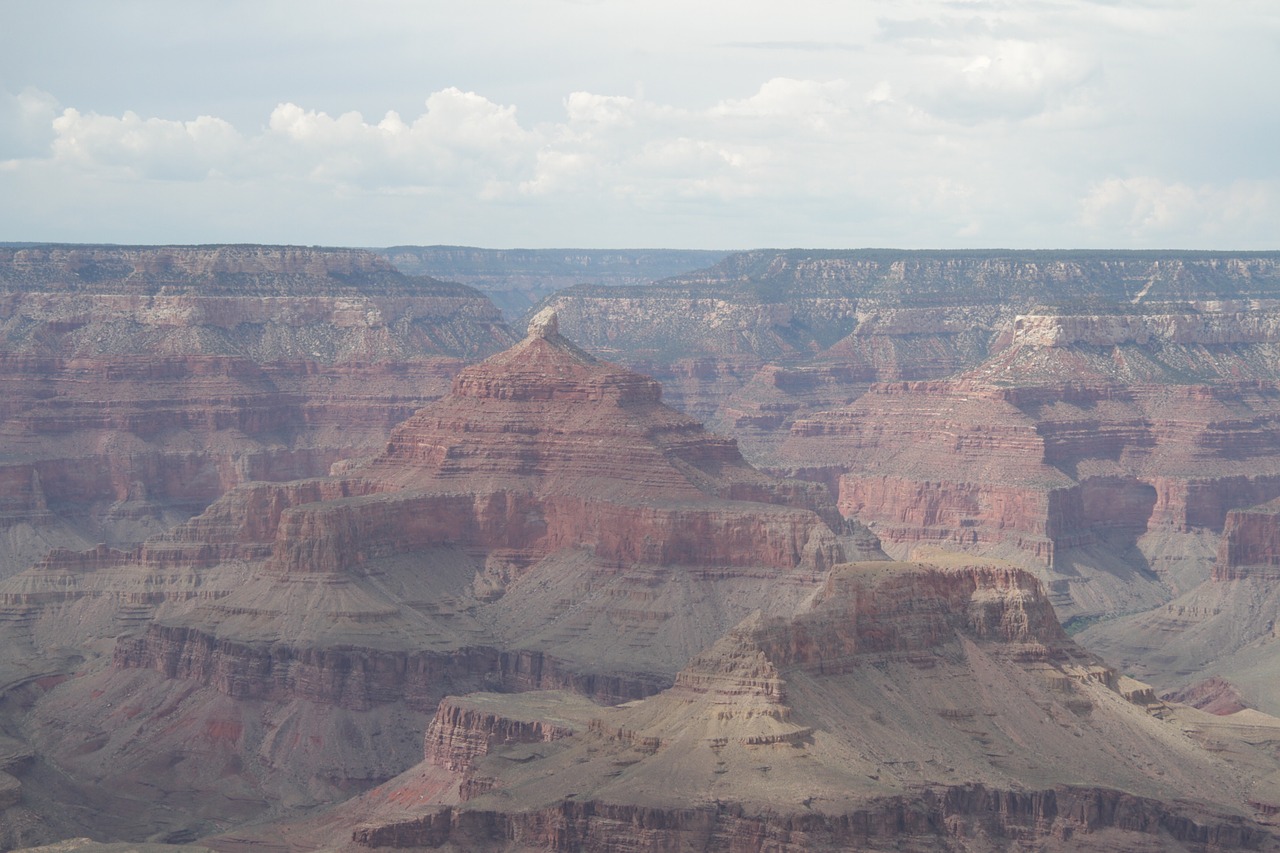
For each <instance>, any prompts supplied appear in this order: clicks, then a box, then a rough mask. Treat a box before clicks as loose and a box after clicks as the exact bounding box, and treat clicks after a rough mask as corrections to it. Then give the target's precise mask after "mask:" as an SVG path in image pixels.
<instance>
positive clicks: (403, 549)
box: [0, 315, 877, 835]
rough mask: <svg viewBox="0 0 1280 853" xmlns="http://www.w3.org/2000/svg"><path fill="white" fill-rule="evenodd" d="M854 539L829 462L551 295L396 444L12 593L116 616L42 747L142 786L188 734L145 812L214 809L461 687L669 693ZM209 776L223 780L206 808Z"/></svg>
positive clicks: (74, 772) (301, 774) (338, 788)
mask: <svg viewBox="0 0 1280 853" xmlns="http://www.w3.org/2000/svg"><path fill="white" fill-rule="evenodd" d="M824 519H829V520H830V521H831V522H832V523H833V524H835V525H836V528H837V529H838V531H839V532H837V531H836V530H833V529H832V527H831V526H829V525H828V523H827V521H826V520H824ZM846 543H847V545H848V547H849V549H850V550H851V551H852V552H855V553H863V552H867V551H871V552H873V553H876V552H877V548H876V545H875V540H874V538H873V537H870V536H869V535H868V534H867V533H866V531H865V530H860V529H858V528H857V527H856V526H850V525H845V524H843V523H841V522H840V520H839V516H838V514H837V513H836V512H835V509H834V506H833V505H832V504H831V502H830V499H829V497H827V495H826V492H825V490H824V489H822V488H821V487H817V486H814V485H812V484H806V483H799V482H784V481H779V480H775V479H773V478H771V477H767V476H765V475H763V474H761V473H760V472H758V471H756V470H755V469H753V468H751V467H750V466H749V465H748V464H747V463H746V462H745V461H744V460H743V459H742V456H741V454H740V453H739V452H738V450H737V447H736V445H735V444H734V443H733V442H732V441H729V440H726V439H723V438H719V437H717V436H714V435H711V434H708V433H706V432H705V431H704V430H703V429H702V427H701V426H700V425H699V424H698V423H697V422H696V421H694V420H693V419H692V418H690V417H689V416H687V415H683V414H680V413H678V412H676V411H675V410H673V409H670V408H668V407H666V406H664V405H663V404H662V402H661V393H660V388H659V386H658V385H657V384H656V383H655V382H654V381H653V380H651V379H648V378H646V377H643V376H640V375H638V374H635V373H632V372H630V371H627V370H624V369H622V368H619V367H616V366H614V365H610V364H607V363H605V362H601V361H599V360H597V359H595V358H594V357H592V356H590V355H588V354H587V353H585V352H584V351H582V350H580V349H578V348H577V347H576V346H574V345H573V344H572V343H570V342H569V341H568V340H567V339H565V338H564V337H562V336H561V335H560V334H559V333H558V331H557V328H556V321H555V317H554V315H552V316H548V317H544V318H542V319H541V320H540V321H538V322H535V323H534V324H531V331H530V335H529V336H528V337H527V338H526V339H525V340H524V341H522V342H521V343H519V344H517V345H516V346H515V347H513V348H511V349H509V350H507V351H505V352H503V353H500V354H498V355H496V356H493V357H491V358H490V359H488V360H486V361H485V362H482V363H481V364H478V365H474V366H472V367H469V368H466V369H464V370H463V371H461V372H460V373H459V374H458V376H457V377H456V379H455V380H454V382H453V388H452V390H451V391H450V393H449V394H448V395H446V396H445V397H444V398H443V399H441V400H439V401H437V402H435V403H433V404H431V405H429V406H427V407H426V408H424V409H423V410H421V411H420V412H419V413H418V414H416V415H415V416H413V417H412V418H410V419H408V420H407V421H405V422H404V423H403V424H402V425H401V426H399V427H397V428H396V430H395V431H394V432H393V434H392V436H391V437H390V439H389V440H388V441H387V442H386V445H385V447H384V449H383V451H382V453H380V454H378V455H376V456H374V457H372V458H368V459H366V460H363V461H353V462H350V463H348V464H346V465H344V466H340V469H339V473H337V474H335V475H334V476H331V477H328V478H312V479H307V480H299V481H293V482H287V483H266V482H257V483H248V484H245V485H241V486H238V487H236V488H233V489H231V490H230V491H229V492H227V493H226V494H224V495H223V496H222V497H221V498H219V499H218V500H217V501H215V502H214V503H213V504H212V505H211V506H210V507H209V508H208V509H207V510H205V511H204V512H203V513H201V514H200V515H198V516H196V517H194V518H192V519H191V520H189V521H188V522H186V523H184V524H182V525H180V526H178V527H177V528H175V529H174V530H173V531H171V532H169V533H167V534H164V535H161V536H156V537H152V538H151V539H149V540H148V541H147V542H145V543H144V544H143V545H141V546H138V547H134V548H131V549H112V548H109V547H104V548H99V549H94V550H92V551H89V552H82V553H74V552H70V551H59V552H56V553H55V554H53V555H52V556H50V557H49V558H48V559H46V560H45V561H44V562H43V563H42V564H40V565H39V566H37V567H35V568H33V569H32V570H30V571H28V572H24V573H22V574H21V575H19V576H17V577H15V578H11V579H9V580H8V581H4V582H0V595H3V596H4V598H3V601H4V603H5V605H6V610H5V613H7V614H8V616H9V627H8V628H7V630H8V631H9V632H10V633H11V634H13V635H14V636H15V637H17V638H18V640H20V641H21V642H22V643H26V644H29V645H31V646H33V647H35V648H36V649H38V650H43V652H44V654H45V655H46V656H47V657H49V658H51V657H52V655H53V652H54V650H55V649H56V648H63V647H66V646H68V645H76V644H78V645H80V646H81V647H91V648H98V647H100V645H101V643H102V642H103V641H104V640H106V639H108V638H112V637H116V636H118V635H121V636H119V639H118V640H117V641H116V643H115V647H114V654H113V657H112V661H111V666H110V667H109V668H105V669H101V670H99V671H95V672H93V673H91V674H86V675H85V676H84V677H81V678H75V679H71V680H69V681H66V682H62V683H59V684H56V685H54V686H53V688H52V689H51V690H50V691H49V692H48V694H47V695H45V696H42V697H41V698H40V699H39V701H38V703H37V706H36V709H35V711H34V712H33V714H32V715H31V716H30V717H29V718H28V719H29V721H30V726H31V728H32V731H31V737H32V739H33V742H34V743H35V744H36V745H37V746H38V748H39V749H40V751H41V754H42V755H43V756H45V757H46V758H47V760H49V761H51V762H54V763H56V765H57V766H58V767H59V768H61V769H63V770H65V771H66V772H67V773H69V774H71V777H72V778H75V779H78V780H83V782H84V783H85V784H89V785H92V786H98V787H100V788H101V789H102V790H103V791H105V792H111V791H115V790H119V791H121V792H130V793H129V794H128V795H127V796H128V797H129V798H132V796H133V794H134V793H136V790H137V786H138V785H141V784H144V782H143V780H144V779H148V778H150V779H153V780H154V779H167V778H169V776H168V775H167V774H168V772H169V771H166V770H164V769H162V768H160V767H158V766H157V764H156V762H157V761H158V760H159V759H158V756H169V758H168V759H167V760H169V761H170V762H171V765H172V766H173V767H174V768H178V769H177V770H175V771H174V772H183V773H188V774H194V775H195V778H197V779H199V780H200V783H199V785H196V786H195V787H194V788H180V790H181V791H189V792H190V793H175V794H174V795H173V796H172V797H171V798H169V800H168V801H167V803H166V804H160V803H157V804H155V805H153V806H147V807H146V808H144V809H142V810H141V815H139V814H138V812H137V810H136V809H134V816H133V817H131V818H130V820H132V821H135V822H137V823H138V824H140V825H141V824H146V823H147V822H148V821H162V822H164V821H168V820H170V817H166V816H182V815H186V817H185V818H181V817H175V818H174V819H183V820H186V821H187V823H186V824H185V826H186V827H187V828H188V829H190V830H191V831H196V830H197V829H199V830H200V831H207V829H208V827H209V826H210V825H211V824H210V823H209V821H212V820H228V821H240V820H243V819H244V818H245V817H246V816H247V815H249V814H254V813H257V814H261V813H262V811H263V810H264V809H265V808H267V807H268V805H269V804H271V803H279V802H303V803H316V802H324V801H328V800H332V799H335V798H338V797H339V796H341V794H342V792H344V791H345V792H350V791H351V790H353V789H358V788H360V787H363V786H367V785H368V784H370V783H371V782H372V781H382V780H383V779H385V778H387V777H389V776H391V775H394V773H396V772H399V771H400V770H402V769H404V768H405V767H406V766H408V765H409V764H411V763H412V761H413V760H416V759H417V758H418V757H419V755H420V753H419V754H410V753H409V752H408V751H407V749H406V746H405V744H406V741H405V740H403V735H404V734H405V733H406V732H407V733H409V735H410V736H412V735H413V734H416V733H420V732H421V731H422V729H423V727H424V726H425V725H426V721H427V719H428V718H429V717H430V715H431V714H432V712H434V711H435V710H436V706H437V703H438V702H439V700H440V699H441V697H442V696H443V695H445V694H446V693H447V692H453V691H458V690H463V691H465V690H474V689H481V688H488V689H502V690H531V689H549V688H551V689H564V690H570V691H573V692H575V693H578V694H580V695H584V696H587V697H591V698H592V699H595V700H598V701H603V702H620V701H627V700H632V699H636V698H640V697H643V696H646V695H651V694H652V693H654V692H656V691H658V690H660V689H662V688H663V687H665V686H666V685H668V684H669V683H670V680H671V678H672V677H673V676H674V674H675V672H676V671H677V670H678V669H679V667H680V666H681V665H683V663H684V662H685V661H687V660H688V658H689V657H690V656H691V655H692V654H694V653H695V652H696V651H698V650H699V649H701V648H703V647H704V646H705V645H706V644H707V643H709V642H710V641H711V640H712V639H714V638H715V636H717V635H718V634H719V633H721V632H722V631H724V630H725V629H727V628H728V627H729V626H731V625H732V624H734V623H735V622H737V621H738V620H740V619H741V618H742V617H743V616H745V615H747V614H748V613H750V612H751V611H752V610H755V609H759V608H763V609H765V610H766V611H768V612H770V613H779V614H781V613H790V612H793V611H794V610H796V609H797V608H800V607H802V606H803V604H804V602H805V601H806V600H808V599H809V598H811V597H812V596H813V595H815V594H816V593H818V592H819V591H820V589H821V588H822V584H823V578H824V576H825V573H826V572H827V571H828V570H829V568H830V567H831V566H832V565H834V564H836V563H838V562H840V561H841V560H842V559H843V558H844V554H845V547H846ZM125 613H127V614H128V618H127V619H126V618H124V616H123V615H122V614H125ZM68 623H70V624H72V625H74V626H75V627H74V628H68V627H66V626H67V624H68ZM139 697H142V698H139ZM86 709H88V710H86ZM210 709H218V711H217V716H216V720H215V719H213V718H210V716H209V714H210V713H211V711H210ZM263 720H267V721H268V722H262V721H263ZM393 720H395V721H398V722H397V723H395V737H394V738H390V739H388V738H387V735H385V734H384V735H382V737H383V738H384V739H383V740H381V741H379V740H378V737H379V732H383V733H386V732H388V731H389V730H390V727H392V725H393V723H392V721H393ZM126 721H127V723H126ZM205 731H216V732H219V733H229V734H226V736H222V735H218V736H216V737H214V736H211V737H212V740H210V741H208V742H205V740H192V738H194V737H196V733H198V732H205ZM50 732H60V733H63V737H59V738H51V737H50V736H49V734H48V733H50ZM68 733H73V734H72V735H71V736H70V737H67V736H66V735H67V734H68ZM85 742H87V743H92V744H94V748H93V749H89V750H84V749H81V748H79V747H77V746H75V745H74V744H77V743H85ZM197 743H198V744H199V745H198V746H197ZM344 744H345V745H344ZM378 744H382V746H381V747H380V748H376V747H378ZM375 748H376V749H375ZM371 749H374V750H375V752H374V753H373V754H371V753H370V752H369V750H371ZM197 754H199V755H200V756H201V758H199V759H198V758H197ZM246 756H251V760H250V759H248V758H246ZM236 762H241V763H240V765H237V764H236ZM236 766H240V767H241V768H242V770H235V769H233V768H235V767H236ZM174 781H175V783H176V779H175V780H174ZM211 791H212V792H217V794H218V797H220V798H222V799H219V800H217V802H223V801H225V803H226V805H225V806H208V807H207V808H206V810H205V811H204V812H201V815H204V816H196V815H195V813H194V812H192V809H193V808H194V807H195V804H196V802H197V800H198V799H199V797H205V798H206V799H207V798H208V795H209V792H211ZM74 794H75V796H85V795H86V794H85V793H84V791H82V790H80V789H78V788H77V789H76V790H75V792H74ZM110 796H111V795H110V794H109V793H107V794H102V795H99V797H98V800H95V802H96V801H104V802H105V801H109V800H110ZM122 796H125V795H124V794H122ZM104 808H106V806H104ZM131 808H132V807H131ZM128 811H129V809H124V812H128ZM113 826H115V827H116V831H118V832H120V833H122V834H126V835H127V834H129V832H130V831H131V830H128V829H127V827H125V826H124V825H121V824H113ZM175 831H176V830H175Z"/></svg>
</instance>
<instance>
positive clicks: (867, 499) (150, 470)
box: [0, 245, 1280, 851]
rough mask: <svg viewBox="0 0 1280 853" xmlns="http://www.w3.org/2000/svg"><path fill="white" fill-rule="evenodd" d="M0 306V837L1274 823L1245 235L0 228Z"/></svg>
mask: <svg viewBox="0 0 1280 853" xmlns="http://www.w3.org/2000/svg"><path fill="white" fill-rule="evenodd" d="M707 264H710V265H709V266H707ZM700 265H701V266H702V268H700V269H695V267H698V266H700ZM397 267H398V268H397ZM687 270H694V271H692V272H689V271H687ZM424 272H425V273H429V274H430V275H432V276H435V277H434V278H433V277H426V276H423V275H421V273H424ZM661 276H667V277H666V278H663V280H660V281H653V280H650V279H656V278H659V277H661ZM446 278H449V279H454V280H456V281H460V282H461V283H450V282H447V281H444V280H442V279H446ZM581 281H590V282H593V283H591V284H578V283H577V282H581ZM468 285H474V286H475V287H477V288H479V290H475V289H472V288H471V287H470V286H468ZM565 285H572V286H568V287H565V288H564V289H560V288H562V287H564V286H565ZM481 291H483V292H481ZM486 293H488V294H491V295H493V297H494V300H493V301H491V300H490V299H489V298H486V295H485V294H486ZM495 301H496V302H498V303H499V304H498V305H495ZM502 312H505V314H506V316H505V319H504V316H503V313H502ZM508 321H511V325H508ZM526 325H527V327H528V332H527V334H525V335H524V336H523V337H522V338H521V337H520V336H519V335H517V334H513V333H512V331H511V328H512V327H513V326H520V327H524V326H526ZM0 330H2V332H0V343H2V344H3V349H2V350H0V358H3V359H5V364H6V367H7V368H8V369H7V370H6V371H5V373H4V376H3V377H0V382H3V383H4V387H5V391H6V393H5V395H3V397H2V399H3V401H4V402H3V403H0V407H2V412H0V525H3V528H2V529H3V530H4V536H3V538H0V646H2V647H3V649H4V652H3V654H0V676H2V681H3V701H0V734H3V735H4V736H6V737H8V738H10V739H11V741H12V743H11V744H10V746H8V747H6V749H5V750H4V752H5V754H6V755H8V754H12V758H11V759H6V762H7V763H0V772H3V773H4V774H5V775H4V776H0V783H3V785H2V787H3V790H4V791H6V792H8V793H7V794H6V798H5V799H4V803H5V804H6V805H5V806H4V809H5V810H4V811H3V812H0V843H2V844H3V845H4V846H5V847H16V846H24V845H29V844H32V843H36V842H41V841H48V840H53V839H56V838H70V837H72V836H77V835H89V836H93V837H95V838H98V839H102V840H110V839H128V840H134V841H141V840H143V839H150V840H152V841H156V842H168V843H171V844H183V843H187V842H193V841H197V840H199V843H200V844H202V845H207V846H210V847H213V848H215V849H219V850H227V851H231V850H244V851H247V850H249V849H261V848H262V847H264V846H266V847H271V848H273V849H281V848H285V849H289V850H298V851H301V850H314V849H352V850H362V849H369V848H373V847H413V848H418V847H433V848H441V849H458V850H472V849H475V850H484V849H493V850H501V849H516V848H519V849H563V850H574V849H591V850H630V849H636V846H637V845H640V846H645V845H647V846H648V847H652V848H657V849H678V848H682V847H689V848H691V849H726V850H728V849H735V850H736V849H743V850H765V849H772V850H821V849H845V848H847V847H848V846H850V845H855V844H856V845H858V846H860V847H863V848H865V849H900V848H901V847H902V846H904V845H905V846H906V847H909V848H911V849H938V850H943V849H946V850H975V851H976V850H991V849H1013V848H1017V849H1022V848H1029V849H1042V850H1054V849H1064V850H1065V849H1073V850H1076V849H1096V850H1118V849H1125V850H1165V849H1186V850H1205V849H1276V848H1277V847H1280V835H1277V831H1276V826H1275V823H1274V820H1275V815H1276V814H1280V790H1277V789H1275V788H1274V779H1276V778H1280V775H1277V771H1280V767H1276V766H1275V762H1276V760H1277V759H1276V757H1275V755H1273V753H1274V750H1271V749H1270V747H1269V746H1266V748H1263V749H1259V748H1257V747H1258V745H1259V744H1263V745H1268V744H1272V743H1275V742H1280V738H1278V737H1277V735H1278V734H1280V720H1278V719H1277V718H1276V717H1273V716H1270V715H1271V714H1280V694H1277V692H1276V688H1275V687H1274V685H1275V684H1276V683H1277V680H1276V678H1275V676H1276V675H1277V670H1276V664H1274V663H1273V658H1274V655H1273V653H1272V649H1271V643H1272V642H1273V641H1274V613H1275V611H1276V607H1277V604H1276V601H1275V595H1276V593H1275V589H1276V588H1277V584H1276V579H1277V572H1278V571H1280V570H1277V569H1276V566H1277V565H1280V509H1278V508H1277V502H1278V501H1280V453H1278V452H1277V447H1278V445H1277V436H1278V435H1280V432H1278V430H1280V366H1278V365H1280V358H1278V356H1280V254H1275V253H1209V252H930V251H916V252H903V251H894V250H862V251H847V252H840V251H799V250H787V251H774V250H761V251H755V252H744V253H736V254H733V255H727V256H726V255H725V254H724V253H692V252H685V253H679V252H648V253H643V252H612V253H611V252H592V251H582V252H578V251H577V250H565V251H555V252H552V251H549V250H543V251H540V252H533V251H523V250H506V251H496V250H479V249H469V248H465V247H394V248H390V249H378V250H354V249H320V248H302V247H269V246H191V247H109V246H49V245H23V246H12V245H6V246H3V247H0ZM606 359H607V360H606ZM703 422H705V423H706V424H707V428H704V427H703ZM1064 624H1065V626H1066V630H1064V627H1063V625H1064ZM1077 631H1079V632H1078V633H1076V632H1077ZM1069 633H1071V634H1073V635H1074V639H1073V637H1071V636H1068V634H1069ZM1131 676H1133V677H1131ZM1134 677H1136V678H1140V679H1142V680H1141V681H1138V680H1135V678H1134ZM5 743H9V741H5ZM513 845H514V847H513ZM91 848H92V845H90V847H89V848H84V849H91Z"/></svg>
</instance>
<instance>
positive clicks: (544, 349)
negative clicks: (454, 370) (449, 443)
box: [453, 308, 662, 404]
mask: <svg viewBox="0 0 1280 853" xmlns="http://www.w3.org/2000/svg"><path fill="white" fill-rule="evenodd" d="M453 393H454V395H455V396H458V397H481V398H497V399H503V400H579V401H610V402H614V403H618V404H623V403H628V404H630V403H657V402H658V401H659V400H661V398H662V387H661V386H660V385H659V384H658V383H657V382H656V381H654V380H653V379H651V378H649V377H648V376H643V375H641V374H639V373H635V372H633V371H631V370H628V369H626V368H625V367H620V366H618V365H616V364H610V363H609V362H607V361H601V360H600V359H598V358H596V357H595V356H592V355H591V354H589V353H587V352H584V351H583V350H581V349H579V348H578V347H577V346H576V345H575V344H574V343H573V342H572V341H570V340H569V339H568V338H566V337H565V336H563V335H561V334H560V331H559V323H558V322H557V318H556V312H555V311H554V310H553V309H550V308H546V309H543V310H542V311H540V312H538V313H537V314H536V315H534V317H533V319H532V320H531V321H530V322H529V334H528V336H527V337H525V339H524V340H522V341H520V342H519V343H518V344H516V345H515V346H513V347H511V348H510V349H508V350H505V351H503V352H500V353H498V354H497V355H494V356H492V357H490V358H488V359H486V360H485V361H483V362H481V363H480V364H477V365H473V366H471V367H468V368H466V369H465V370H463V371H462V372H461V373H460V374H459V375H458V378H457V379H456V380H455V381H454V384H453Z"/></svg>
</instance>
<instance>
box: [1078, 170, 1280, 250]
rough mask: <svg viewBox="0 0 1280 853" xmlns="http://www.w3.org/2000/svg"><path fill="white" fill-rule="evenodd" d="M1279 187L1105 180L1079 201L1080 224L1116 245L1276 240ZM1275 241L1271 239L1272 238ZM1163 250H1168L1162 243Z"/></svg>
mask: <svg viewBox="0 0 1280 853" xmlns="http://www.w3.org/2000/svg"><path fill="white" fill-rule="evenodd" d="M1278 216H1280V187H1278V186H1277V183H1276V182H1274V181H1270V182H1266V181H1235V182H1232V183H1230V184H1227V185H1217V184H1202V185H1198V186H1190V185H1188V184H1186V183H1184V182H1181V181H1162V180H1160V179H1158V178H1153V177H1150V176H1138V177H1132V178H1108V179H1106V180H1104V181H1100V182H1098V183H1096V184H1094V185H1093V186H1091V187H1090V188H1089V190H1088V192H1087V194H1086V195H1085V196H1084V197H1083V198H1082V199H1081V201H1080V221H1081V222H1082V224H1083V225H1084V226H1085V227H1086V228H1089V229H1092V230H1093V231H1094V232H1095V233H1100V234H1106V235H1109V236H1110V238H1111V239H1112V240H1113V242H1115V243H1116V244H1125V245H1127V244H1131V243H1134V242H1138V243H1147V244H1151V243H1152V241H1155V242H1156V243H1158V242H1159V241H1161V240H1173V241H1180V240H1186V239H1188V236H1191V237H1192V238H1193V239H1195V240H1196V242H1197V243H1201V244H1203V243H1205V241H1214V243H1211V244H1217V245H1224V246H1232V245H1237V241H1239V240H1240V239H1241V238H1244V240H1245V241H1246V242H1248V243H1254V242H1255V241H1257V240H1259V239H1263V240H1265V239H1267V235H1268V232H1271V233H1272V234H1274V232H1273V231H1272V229H1271V223H1274V222H1275V221H1277V217H1278ZM1271 239H1274V236H1272V237H1271ZM1165 245H1172V244H1170V243H1166V244H1165Z"/></svg>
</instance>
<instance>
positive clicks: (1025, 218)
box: [0, 0, 1280, 249]
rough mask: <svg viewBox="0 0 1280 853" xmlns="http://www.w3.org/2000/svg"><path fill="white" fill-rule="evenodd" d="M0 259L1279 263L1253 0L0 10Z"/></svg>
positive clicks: (1263, 61)
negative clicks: (328, 249) (481, 255)
mask: <svg viewBox="0 0 1280 853" xmlns="http://www.w3.org/2000/svg"><path fill="white" fill-rule="evenodd" d="M0 199H2V200H3V202H2V203H0V240H39V241H75V242H121V243H191V242H200V243H210V242H232V241H234V242H255V243H285V242H287V243H302V244H313V243H314V244H326V245H366V246H385V245H393V244H401V243H412V244H434V243H459V244H467V245H479V246H494V247H512V246H528V247H547V246H580V247H657V246H666V247H678V248H717V249H734V248H748V247H759V246H804V247H834V248H846V247H862V246H892V247H904V248H925V247H939V248H962V247H1014V248H1067V247H1099V248H1106V247H1117V248H1127V247H1152V248H1225V249H1250V248H1254V249H1280V2H1276V0H1056V1H1055V0H1008V2H1001V0H893V2H887V0H840V1H839V2H829V1H828V0H785V2H782V0H770V2H757V0H732V1H731V2H722V0H711V1H710V2H703V1H702V0H682V2H668V0H645V2H630V0H627V2H623V0H595V2H593V1H592V0H521V2H516V0H510V2H496V0H492V1H491V0H455V1H454V2H447V3H446V2H377V1H376V0H373V2H371V0H364V2H361V3H358V4H357V3H339V2H323V1H322V0H305V2H301V1H299V2H292V0H290V2H270V0H252V2H237V1H236V0H217V2H214V0H191V2H182V0H138V2H126V0H115V1H114V2H105V0H98V2H62V0H0Z"/></svg>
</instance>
